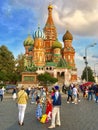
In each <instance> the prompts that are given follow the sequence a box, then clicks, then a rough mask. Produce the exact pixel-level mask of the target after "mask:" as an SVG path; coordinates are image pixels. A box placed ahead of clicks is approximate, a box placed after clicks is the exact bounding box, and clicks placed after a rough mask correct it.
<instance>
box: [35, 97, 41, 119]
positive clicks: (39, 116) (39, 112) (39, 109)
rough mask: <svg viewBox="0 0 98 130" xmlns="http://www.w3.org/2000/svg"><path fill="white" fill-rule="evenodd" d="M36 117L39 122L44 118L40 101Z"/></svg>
mask: <svg viewBox="0 0 98 130" xmlns="http://www.w3.org/2000/svg"><path fill="white" fill-rule="evenodd" d="M36 117H37V120H39V121H40V119H41V117H42V104H41V101H40V99H38V100H37V108H36Z"/></svg>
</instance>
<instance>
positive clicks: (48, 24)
mask: <svg viewBox="0 0 98 130" xmlns="http://www.w3.org/2000/svg"><path fill="white" fill-rule="evenodd" d="M52 10H53V7H52V5H49V6H48V19H47V22H46V26H54V22H53V19H52Z"/></svg>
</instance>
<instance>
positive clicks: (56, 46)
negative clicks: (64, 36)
mask: <svg viewBox="0 0 98 130" xmlns="http://www.w3.org/2000/svg"><path fill="white" fill-rule="evenodd" d="M52 48H53V49H55V48H60V49H61V48H62V44H61V43H60V42H59V41H58V39H57V40H56V41H55V42H54V43H53V45H52Z"/></svg>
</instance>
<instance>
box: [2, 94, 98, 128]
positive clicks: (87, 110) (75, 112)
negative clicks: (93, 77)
mask: <svg viewBox="0 0 98 130" xmlns="http://www.w3.org/2000/svg"><path fill="white" fill-rule="evenodd" d="M35 109H36V105H35V104H30V100H29V102H28V105H27V109H26V115H25V120H24V126H19V125H18V108H17V106H16V103H15V101H13V100H12V99H11V98H4V100H3V102H0V130H47V129H48V126H49V125H50V123H47V124H41V123H40V122H38V121H37V120H36V118H35ZM55 130H98V103H95V102H94V101H87V100H86V99H83V98H82V97H81V102H80V103H79V104H77V105H75V104H72V103H69V104H67V103H66V96H65V95H64V96H62V106H61V126H60V127H56V128H55Z"/></svg>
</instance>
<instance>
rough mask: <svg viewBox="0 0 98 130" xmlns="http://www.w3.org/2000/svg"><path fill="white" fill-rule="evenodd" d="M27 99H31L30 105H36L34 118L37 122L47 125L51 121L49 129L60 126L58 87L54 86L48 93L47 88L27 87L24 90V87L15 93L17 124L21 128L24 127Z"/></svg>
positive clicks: (59, 95)
mask: <svg viewBox="0 0 98 130" xmlns="http://www.w3.org/2000/svg"><path fill="white" fill-rule="evenodd" d="M29 97H31V104H36V111H35V116H36V119H37V120H38V121H39V122H41V123H47V122H49V121H51V125H50V126H49V127H48V128H49V129H51V128H55V127H56V126H60V125H61V120H60V106H61V94H60V90H59V86H54V87H53V88H52V89H51V90H50V91H49V90H48V89H47V87H32V88H30V87H28V88H27V89H26V90H25V88H24V86H22V87H21V89H20V90H19V91H18V93H17V105H18V110H19V114H18V124H19V125H21V126H22V125H24V116H25V110H26V106H27V102H28V98H29Z"/></svg>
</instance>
